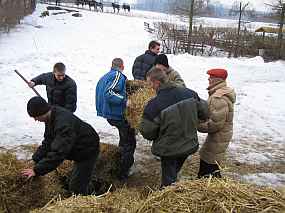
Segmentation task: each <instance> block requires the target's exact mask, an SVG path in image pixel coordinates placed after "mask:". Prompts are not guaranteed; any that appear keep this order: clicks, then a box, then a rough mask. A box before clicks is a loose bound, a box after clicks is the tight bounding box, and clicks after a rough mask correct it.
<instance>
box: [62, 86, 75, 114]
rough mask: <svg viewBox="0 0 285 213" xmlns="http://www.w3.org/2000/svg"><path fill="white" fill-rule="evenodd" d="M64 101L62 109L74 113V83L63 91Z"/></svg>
mask: <svg viewBox="0 0 285 213" xmlns="http://www.w3.org/2000/svg"><path fill="white" fill-rule="evenodd" d="M65 99H66V100H65V106H64V108H66V109H68V110H69V111H70V112H75V110H76V107H77V106H76V102H77V86H76V84H75V83H74V84H72V85H71V86H70V87H69V88H68V89H67V90H66V91H65Z"/></svg>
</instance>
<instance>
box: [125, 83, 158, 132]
mask: <svg viewBox="0 0 285 213" xmlns="http://www.w3.org/2000/svg"><path fill="white" fill-rule="evenodd" d="M127 92H128V101H129V103H130V104H129V106H128V107H127V110H126V118H127V120H128V122H129V124H130V125H131V127H132V128H134V129H136V130H138V127H139V124H140V121H141V118H142V115H143V111H144V108H145V106H146V104H147V103H148V101H149V100H150V99H152V98H153V97H154V96H155V91H154V90H153V89H152V88H151V87H150V85H149V84H148V83H146V82H145V81H140V80H134V81H128V82H127Z"/></svg>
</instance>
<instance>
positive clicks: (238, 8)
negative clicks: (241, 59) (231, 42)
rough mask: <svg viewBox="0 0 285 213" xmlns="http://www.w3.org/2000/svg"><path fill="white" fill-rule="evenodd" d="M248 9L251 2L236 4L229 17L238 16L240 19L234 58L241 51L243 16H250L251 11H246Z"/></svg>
mask: <svg viewBox="0 0 285 213" xmlns="http://www.w3.org/2000/svg"><path fill="white" fill-rule="evenodd" d="M247 7H249V2H247V3H243V2H242V1H240V2H238V1H236V2H234V4H233V6H232V9H231V10H230V12H229V15H231V16H235V15H238V16H239V19H238V31H237V38H236V45H235V52H234V56H235V57H237V56H238V49H239V44H240V28H241V22H242V16H243V15H245V13H247V14H248V11H249V10H246V9H247Z"/></svg>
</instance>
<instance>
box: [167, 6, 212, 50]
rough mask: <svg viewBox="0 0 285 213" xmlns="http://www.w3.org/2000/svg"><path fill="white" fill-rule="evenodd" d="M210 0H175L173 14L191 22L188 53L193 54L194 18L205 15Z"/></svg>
mask: <svg viewBox="0 0 285 213" xmlns="http://www.w3.org/2000/svg"><path fill="white" fill-rule="evenodd" d="M209 2H210V0H173V1H172V3H171V4H172V6H171V8H172V12H173V13H175V14H178V15H180V16H186V17H188V20H189V25H188V45H187V52H188V53H190V52H191V43H192V32H193V17H194V16H195V15H199V14H202V13H203V10H205V8H206V7H207V5H208V4H209Z"/></svg>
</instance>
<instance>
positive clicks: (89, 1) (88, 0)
mask: <svg viewBox="0 0 285 213" xmlns="http://www.w3.org/2000/svg"><path fill="white" fill-rule="evenodd" d="M60 3H61V1H60V0H56V5H60ZM75 4H76V5H77V7H79V6H81V7H84V6H85V5H88V6H89V9H90V10H91V9H92V7H93V8H94V10H96V11H98V8H99V9H100V10H101V12H103V9H104V5H110V6H112V8H113V10H114V13H115V12H116V10H117V13H118V12H119V11H120V8H122V9H123V10H124V11H125V12H126V11H128V12H130V11H131V6H130V5H129V4H126V3H123V5H120V4H118V3H111V4H110V3H107V2H106V4H105V3H103V2H102V1H100V2H98V1H95V0H76V1H75Z"/></svg>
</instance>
